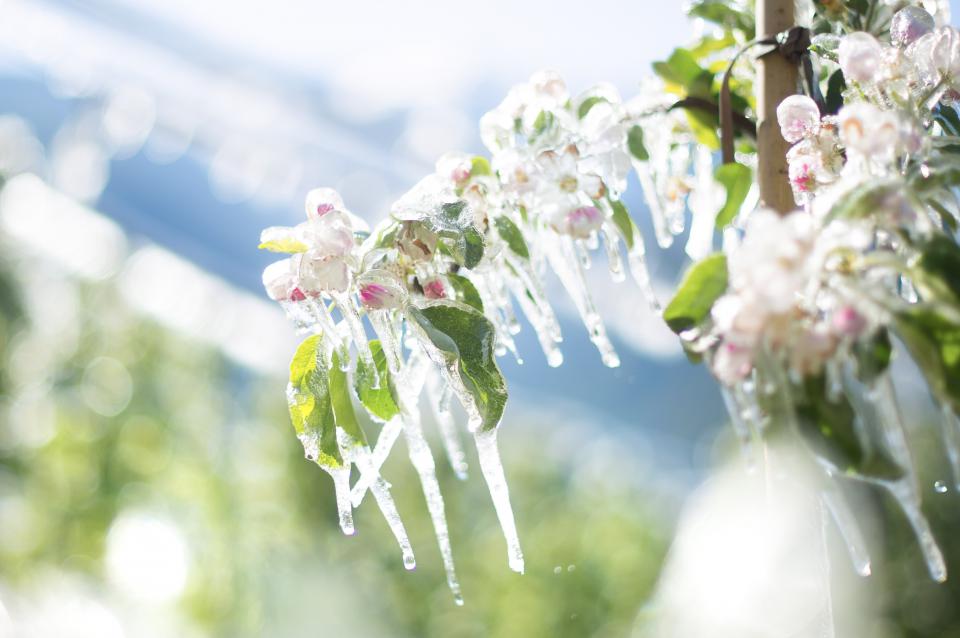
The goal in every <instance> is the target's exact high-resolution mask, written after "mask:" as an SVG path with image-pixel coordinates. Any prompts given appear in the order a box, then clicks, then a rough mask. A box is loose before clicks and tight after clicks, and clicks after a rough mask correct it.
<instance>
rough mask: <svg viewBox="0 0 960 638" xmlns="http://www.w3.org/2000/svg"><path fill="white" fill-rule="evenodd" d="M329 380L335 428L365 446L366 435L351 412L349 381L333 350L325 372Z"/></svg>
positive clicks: (352, 411)
mask: <svg viewBox="0 0 960 638" xmlns="http://www.w3.org/2000/svg"><path fill="white" fill-rule="evenodd" d="M327 376H328V377H329V379H330V401H331V403H332V404H333V419H334V421H336V424H337V427H338V428H340V429H342V430H343V431H344V432H346V433H347V434H349V435H350V436H351V437H352V438H353V439H354V440H356V441H357V442H358V443H361V444H363V445H366V444H367V435H366V434H364V432H363V428H361V427H360V422H359V421H357V413H356V412H354V410H353V399H352V396H353V394H352V393H351V392H350V381H349V380H348V379H347V372H346V370H343V369H342V366H341V365H340V356H339V355H338V354H337V351H336V350H334V352H333V357H332V360H331V362H330V369H329V370H328V371H327Z"/></svg>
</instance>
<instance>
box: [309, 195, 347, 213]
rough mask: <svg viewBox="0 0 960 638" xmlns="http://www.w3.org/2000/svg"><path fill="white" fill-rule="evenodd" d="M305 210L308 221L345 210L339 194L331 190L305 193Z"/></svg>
mask: <svg viewBox="0 0 960 638" xmlns="http://www.w3.org/2000/svg"><path fill="white" fill-rule="evenodd" d="M305 208H306V209H307V217H308V218H310V219H313V218H316V217H323V216H324V215H326V214H327V213H331V212H333V211H335V210H346V208H345V207H344V205H343V199H341V198H340V194H339V193H337V191H335V190H333V189H332V188H315V189H313V190H312V191H310V192H309V193H307V200H306V203H305Z"/></svg>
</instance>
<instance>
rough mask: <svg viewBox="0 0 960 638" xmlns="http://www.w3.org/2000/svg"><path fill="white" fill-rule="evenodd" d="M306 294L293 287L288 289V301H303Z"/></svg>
mask: <svg viewBox="0 0 960 638" xmlns="http://www.w3.org/2000/svg"><path fill="white" fill-rule="evenodd" d="M306 298H307V296H306V295H305V294H303V291H302V290H300V289H299V288H294V289H293V290H291V291H290V301H303V300H304V299H306Z"/></svg>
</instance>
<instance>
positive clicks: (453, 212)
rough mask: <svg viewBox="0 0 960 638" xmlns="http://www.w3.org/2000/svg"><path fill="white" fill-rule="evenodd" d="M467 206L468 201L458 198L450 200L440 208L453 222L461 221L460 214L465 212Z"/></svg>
mask: <svg viewBox="0 0 960 638" xmlns="http://www.w3.org/2000/svg"><path fill="white" fill-rule="evenodd" d="M466 207H467V202H465V201H463V200H462V199H461V200H457V201H455V202H448V203H446V204H443V205H441V206H440V210H441V211H443V216H444V217H446V218H447V220H449V221H451V222H455V221H459V219H460V215H461V214H463V211H464V209H465V208H466Z"/></svg>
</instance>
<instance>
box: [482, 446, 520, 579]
mask: <svg viewBox="0 0 960 638" xmlns="http://www.w3.org/2000/svg"><path fill="white" fill-rule="evenodd" d="M473 439H474V441H475V442H476V444H477V456H478V458H479V460H480V471H481V472H482V473H483V478H484V479H485V480H486V482H487V488H488V489H489V490H490V498H492V499H493V507H494V509H495V510H496V512H497V518H498V519H499V520H500V527H501V529H502V530H503V537H504V540H506V542H507V562H508V564H509V565H510V569H512V570H513V571H515V572H517V573H520V574H522V573H523V550H522V549H521V548H520V537H519V536H518V535H517V526H516V523H515V522H514V519H513V508H512V507H511V506H510V490H509V489H508V488H507V480H506V477H505V476H504V474H503V464H502V463H501V462H500V452H499V450H498V449H497V430H496V429H492V430H488V431H486V432H482V431H475V432H474V434H473Z"/></svg>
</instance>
